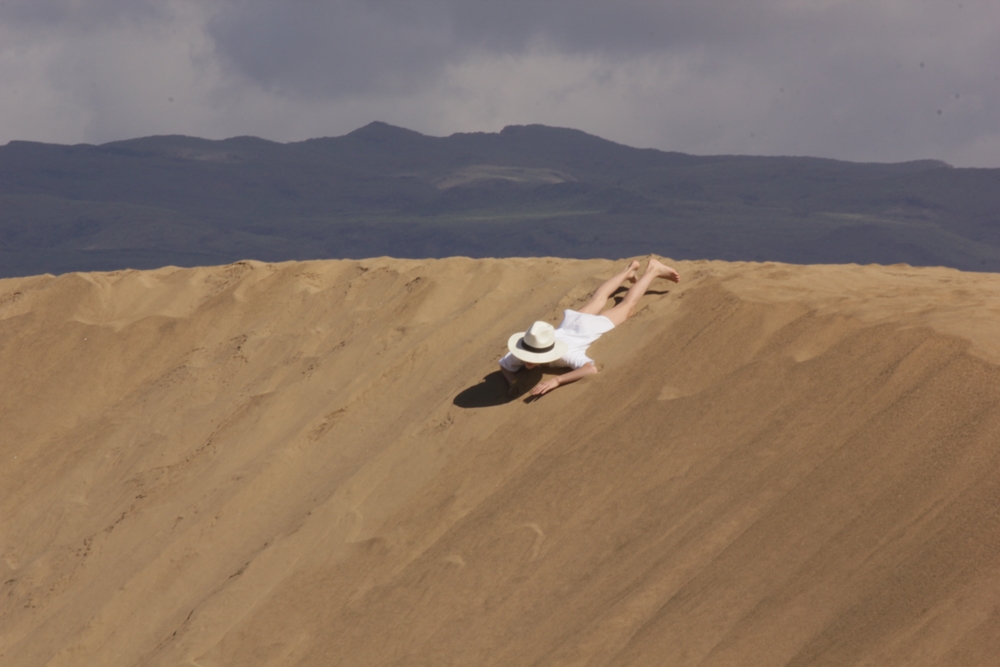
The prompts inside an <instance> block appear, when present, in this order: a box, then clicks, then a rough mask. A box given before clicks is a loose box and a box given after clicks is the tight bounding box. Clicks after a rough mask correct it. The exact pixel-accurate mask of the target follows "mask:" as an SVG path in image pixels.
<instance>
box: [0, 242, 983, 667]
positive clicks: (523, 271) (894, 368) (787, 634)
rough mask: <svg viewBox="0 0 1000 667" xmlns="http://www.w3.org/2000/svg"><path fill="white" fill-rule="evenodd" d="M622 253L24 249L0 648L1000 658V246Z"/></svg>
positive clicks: (505, 661)
mask: <svg viewBox="0 0 1000 667" xmlns="http://www.w3.org/2000/svg"><path fill="white" fill-rule="evenodd" d="M619 264H620V263H612V262H608V261H604V260H588V261H576V260H560V259H554V258H541V259H504V260H470V259H463V258H452V259H445V260H427V261H421V260H396V259H391V258H376V259H369V260H361V261H318V262H302V263H294V262H289V263H281V264H264V263H260V262H238V263H236V264H232V265H228V266H221V267H208V268H196V269H178V268H175V267H168V268H164V269H159V270H156V271H146V272H139V271H119V272H113V273H91V274H68V275H63V276H59V277H53V276H36V277H31V278H20V279H7V280H0V377H3V378H4V381H3V383H2V385H0V386H2V388H0V391H2V392H3V394H2V400H0V420H2V421H0V423H2V424H3V429H2V432H0V460H2V461H3V465H2V466H0V488H3V489H4V494H3V496H2V500H0V575H2V578H0V581H2V583H0V585H2V586H3V589H2V591H0V665H4V666H6V665H11V666H15V665H16V666H17V667H29V666H33V665H53V666H55V665H92V664H109V665H110V664H114V665H164V666H174V665H197V666H200V667H210V666H216V665H231V664H243V665H339V664H343V665H392V664H400V665H402V664H407V665H414V664H418V665H419V664H428V665H430V664H434V665H438V664H477V665H510V664H544V665H733V664H739V665H796V666H798V665H821V664H838V665H942V664H988V663H989V661H990V660H992V658H990V656H995V655H996V654H997V653H998V651H1000V530H998V528H1000V513H998V512H997V507H998V506H1000V476H998V475H997V472H998V464H1000V448H998V447H997V444H998V443H1000V410H998V409H997V408H998V406H1000V368H998V366H1000V336H997V335H996V330H997V323H998V322H1000V275H996V274H970V273H962V272H959V271H956V270H951V269H938V268H912V267H908V266H905V265H897V266H890V267H880V266H854V265H848V266H794V265H785V264H775V263H767V264H754V263H725V262H715V261H702V262H679V263H677V264H676V266H677V268H678V269H679V270H680V271H681V273H682V276H683V281H682V283H681V284H680V285H673V284H661V285H655V286H654V293H650V294H648V295H646V296H645V297H644V299H643V301H642V304H641V306H640V309H639V311H638V313H637V314H636V316H635V317H634V318H633V319H632V320H630V321H629V322H628V323H626V324H625V325H624V326H623V327H620V328H619V329H617V330H615V331H612V332H611V333H609V334H608V335H607V336H605V337H604V338H602V339H601V340H600V341H599V342H598V343H597V344H595V345H594V347H593V348H592V355H591V356H594V357H595V358H596V359H598V361H599V362H600V364H601V366H602V369H603V370H602V372H601V373H600V374H599V375H597V376H593V377H591V378H587V379H586V380H585V381H582V382H579V383H577V384H574V385H570V386H567V387H563V388H560V389H558V390H557V391H555V392H553V393H552V394H550V395H549V396H546V397H544V398H543V399H542V400H539V401H536V402H531V403H526V402H523V401H522V400H514V401H510V402H506V401H505V400H504V392H503V387H502V386H501V383H500V380H499V378H498V377H497V375H496V373H495V369H496V365H495V364H496V359H497V358H498V357H499V355H500V354H501V353H502V352H503V350H504V345H505V342H506V339H507V336H508V335H509V334H510V333H511V332H512V331H516V330H519V328H523V326H525V325H526V324H528V323H530V322H531V321H532V320H534V319H538V318H545V319H548V320H550V321H553V322H557V321H558V319H559V317H560V315H561V311H562V309H563V308H567V307H573V306H576V305H579V304H580V303H582V301H583V300H585V299H586V298H587V296H589V293H590V291H591V290H592V289H593V288H594V287H596V286H597V285H598V284H600V282H601V280H602V279H604V278H605V277H607V276H609V275H611V274H612V273H613V272H614V271H615V270H616V267H618V266H619Z"/></svg>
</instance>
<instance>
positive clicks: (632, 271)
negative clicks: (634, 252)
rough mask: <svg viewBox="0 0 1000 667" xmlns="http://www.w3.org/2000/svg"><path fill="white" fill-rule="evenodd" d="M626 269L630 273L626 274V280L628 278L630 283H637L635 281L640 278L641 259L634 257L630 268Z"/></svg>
mask: <svg viewBox="0 0 1000 667" xmlns="http://www.w3.org/2000/svg"><path fill="white" fill-rule="evenodd" d="M626 270H627V271H628V273H626V274H625V280H627V281H628V283H629V284H630V285H635V281H636V280H638V279H639V260H637V259H633V260H632V263H631V264H629V265H628V269H626Z"/></svg>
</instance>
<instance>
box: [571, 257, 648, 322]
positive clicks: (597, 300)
mask: <svg viewBox="0 0 1000 667" xmlns="http://www.w3.org/2000/svg"><path fill="white" fill-rule="evenodd" d="M638 270H639V262H638V261H636V260H632V263H631V264H629V265H628V268H626V269H625V270H624V271H622V272H621V273H619V274H617V275H615V276H613V277H611V278H608V279H607V280H605V281H604V284H602V285H601V286H600V287H598V288H597V291H596V292H594V295H593V296H592V297H590V299H588V300H587V303H585V304H583V307H582V308H579V309H578V312H581V313H587V314H589V315H598V314H600V312H601V311H602V310H604V306H605V305H606V304H607V303H608V299H610V298H611V295H612V294H614V293H615V290H616V289H618V288H619V287H621V286H622V283H623V282H625V281H626V280H628V281H629V282H631V283H632V284H633V285H634V284H635V280H636V278H635V273H636V271H638Z"/></svg>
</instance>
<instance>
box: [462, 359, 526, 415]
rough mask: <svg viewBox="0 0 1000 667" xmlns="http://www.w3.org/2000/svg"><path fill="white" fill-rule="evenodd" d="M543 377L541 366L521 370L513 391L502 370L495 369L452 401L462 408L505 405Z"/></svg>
mask: <svg viewBox="0 0 1000 667" xmlns="http://www.w3.org/2000/svg"><path fill="white" fill-rule="evenodd" d="M541 378H542V371H541V369H540V368H535V369H533V370H530V371H529V370H527V369H524V370H521V371H520V372H519V373H518V374H517V384H516V385H514V391H513V392H511V391H510V390H509V388H508V387H507V380H505V379H504V377H503V375H502V374H501V373H500V371H494V372H492V373H490V374H489V375H487V376H486V377H484V378H483V381H482V382H480V383H479V384H477V385H474V386H472V387H469V388H468V389H463V390H462V391H461V392H460V393H459V394H458V396H456V397H455V400H454V401H452V403H454V404H455V405H456V406H458V407H460V408H489V407H493V406H495V405H503V404H504V403H510V402H511V401H513V400H514V399H515V398H519V397H520V396H522V395H523V394H524V393H525V392H527V391H528V390H529V389H531V388H532V387H534V386H535V385H536V384H538V381H539V380H540V379H541Z"/></svg>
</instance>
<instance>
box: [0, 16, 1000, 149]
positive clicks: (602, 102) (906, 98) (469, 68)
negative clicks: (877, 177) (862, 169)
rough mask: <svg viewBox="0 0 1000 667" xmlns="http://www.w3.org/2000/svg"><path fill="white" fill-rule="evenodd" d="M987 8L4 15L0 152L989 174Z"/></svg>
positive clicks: (994, 102)
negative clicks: (612, 156) (634, 149)
mask: <svg viewBox="0 0 1000 667" xmlns="http://www.w3.org/2000/svg"><path fill="white" fill-rule="evenodd" d="M998 63H1000V3H998V2H996V0H870V1H869V2H861V1H859V0H725V1H722V0H700V1H696V0H688V1H685V2H678V1H676V0H674V1H671V0H659V1H657V0H599V1H596V0H575V1H571V0H533V1H528V0H490V1H484V0H410V1H406V0H337V1H333V2H322V1H320V0H315V1H304V0H283V1H279V0H271V1H267V2H264V1H262V0H155V1H154V0H48V1H45V0H42V1H39V0H0V85H2V86H3V90H4V91H5V95H4V98H3V100H2V106H0V141H4V140H10V139H13V138H34V139H40V140H55V141H108V140H111V139H120V138H125V137H126V136H136V135H140V134H154V133H166V132H179V133H185V134H195V135H200V136H209V137H222V136H232V135H236V134H257V135H260V136H264V137H267V138H271V139H277V140H296V139H305V138H308V137H310V136H321V135H335V134H341V133H345V132H349V131H350V130H352V129H355V128H356V127H359V126H360V125H364V124H366V123H367V122H370V121H371V120H376V119H379V120H385V121H387V122H391V123H395V124H397V125H402V126H405V127H409V128H412V129H415V130H418V131H421V132H425V133H429V134H450V133H451V132H456V131H475V130H486V131H495V130H498V129H500V128H501V127H503V126H504V125H507V124H518V123H534V122H537V123H545V124H548V125H561V126H567V127H575V128H578V129H582V130H584V131H587V132H591V133H593V134H598V135H600V136H604V137H607V138H609V139H613V140H616V141H621V142H623V143H629V144H632V145H638V146H651V147H656V148H662V149H670V150H681V151H686V152H692V153H702V154H704V153H751V154H799V155H820V156H826V157H838V158H843V159H851V160H879V161H891V160H905V159H916V158H924V157H934V158H941V159H945V160H948V161H950V162H953V163H955V164H963V165H983V166H985V165H1000V157H997V156H1000V129H998V128H1000V78H998V75H997V73H996V72H997V64H998Z"/></svg>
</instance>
